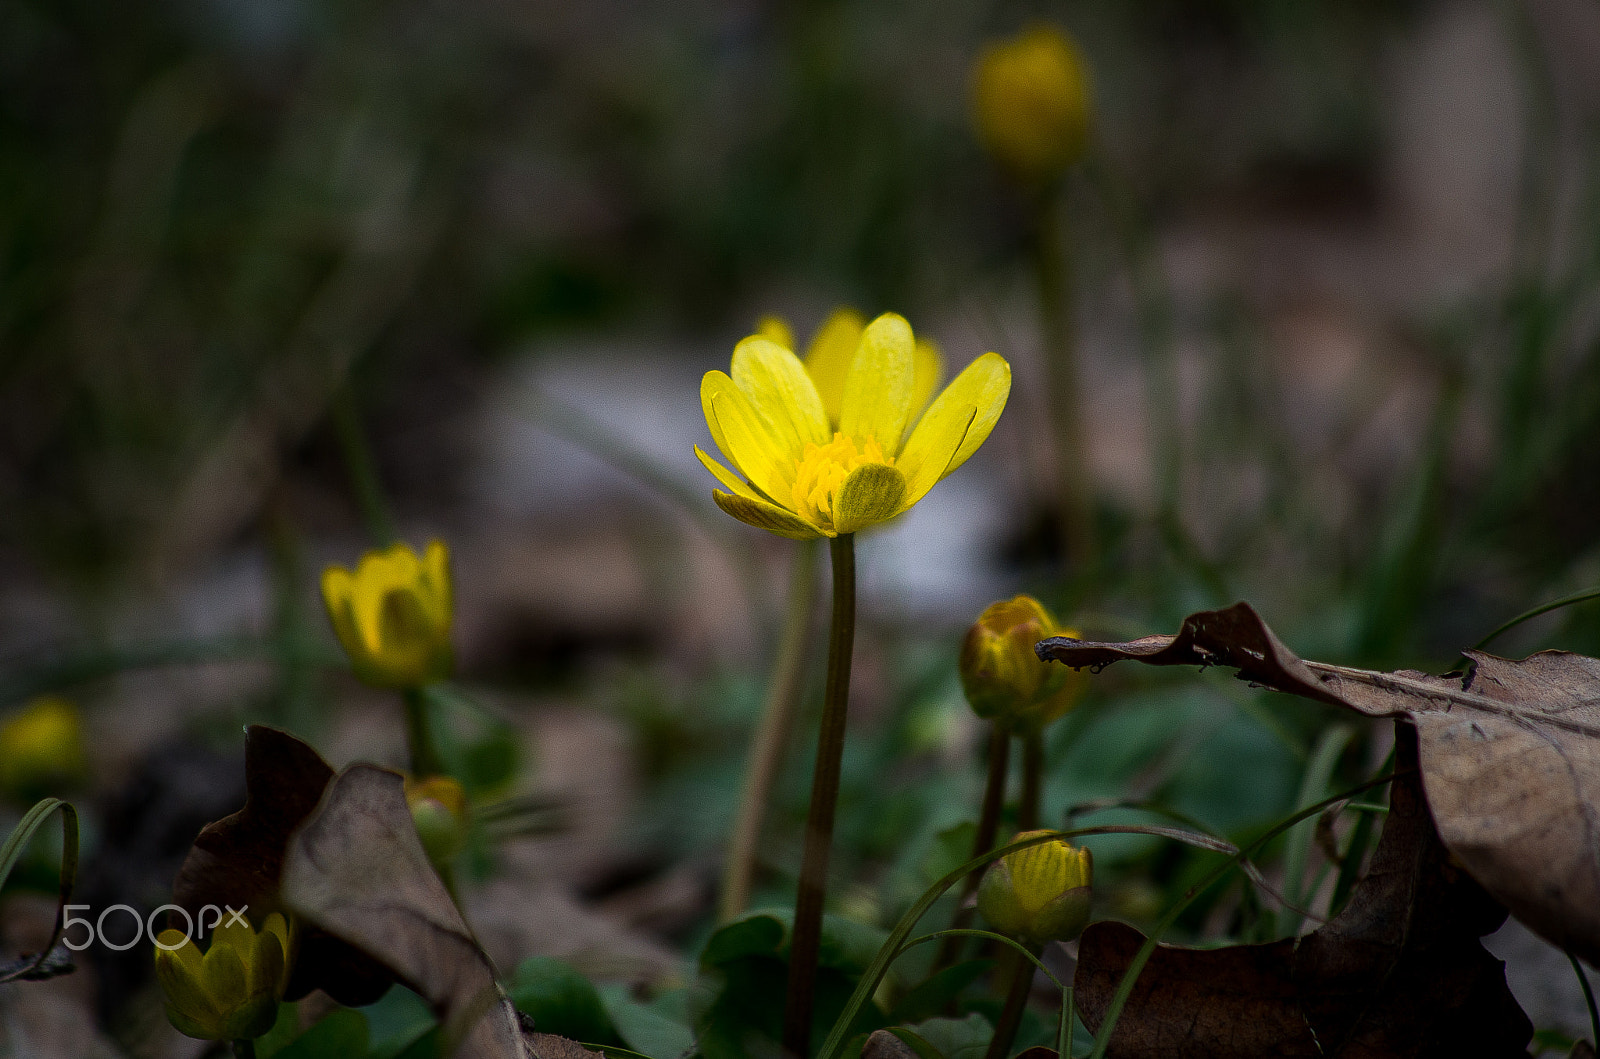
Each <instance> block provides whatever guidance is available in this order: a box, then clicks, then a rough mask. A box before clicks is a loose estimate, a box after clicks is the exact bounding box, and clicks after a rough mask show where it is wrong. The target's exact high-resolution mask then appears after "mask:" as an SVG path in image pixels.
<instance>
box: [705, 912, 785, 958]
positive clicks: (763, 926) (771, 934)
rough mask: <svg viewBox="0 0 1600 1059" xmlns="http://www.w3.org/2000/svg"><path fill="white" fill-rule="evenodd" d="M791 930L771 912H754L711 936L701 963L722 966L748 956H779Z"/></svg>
mask: <svg viewBox="0 0 1600 1059" xmlns="http://www.w3.org/2000/svg"><path fill="white" fill-rule="evenodd" d="M788 933H789V927H788V924H787V922H786V921H785V920H783V919H780V918H779V917H778V916H776V915H773V914H771V913H767V912H752V913H750V914H748V915H746V916H744V917H743V918H742V919H736V920H734V921H733V922H732V923H729V924H728V925H726V926H724V927H720V928H718V929H717V931H716V932H715V933H714V934H712V935H711V937H710V938H709V939H707V941H706V947H705V948H704V949H703V950H702V951H701V953H700V964H701V966H703V967H719V966H722V965H724V964H728V963H732V962H733V961H734V960H738V959H741V958H743V957H746V956H758V955H759V956H775V955H777V953H778V950H779V948H780V947H781V946H782V945H783V943H784V940H785V937H786V936H787V934H788Z"/></svg>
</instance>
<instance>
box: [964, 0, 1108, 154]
mask: <svg viewBox="0 0 1600 1059" xmlns="http://www.w3.org/2000/svg"><path fill="white" fill-rule="evenodd" d="M973 111H974V121H975V124H976V125H977V128H978V135H979V137H980V138H981V139H982V140H983V143H984V146H985V147H987V148H988V149H989V152H990V153H991V154H993V155H994V157H995V158H996V160H998V161H999V162H1000V164H1001V165H1003V166H1005V167H1006V168H1007V169H1009V170H1011V171H1012V172H1013V173H1014V174H1015V175H1017V176H1019V177H1021V178H1023V179H1025V180H1030V181H1037V180H1047V179H1049V178H1051V177H1054V176H1057V175H1059V174H1060V173H1061V172H1062V170H1064V169H1066V168H1067V167H1068V166H1069V165H1071V164H1072V163H1073V162H1075V161H1077V160H1078V157H1079V156H1080V155H1081V154H1082V153H1083V148H1084V145H1085V143H1086V142H1087V141H1088V137H1089V77H1088V74H1087V72H1086V70H1085V68H1084V62H1083V57H1082V55H1080V54H1079V52H1078V49H1077V46H1076V45H1074V44H1073V43H1072V41H1071V40H1070V39H1069V38H1068V37H1067V36H1066V35H1065V34H1064V33H1062V32H1061V31H1060V30H1059V29H1057V28H1055V27H1054V26H1051V25H1046V24H1042V23H1041V24H1038V25H1034V26H1030V27H1029V28H1027V29H1025V30H1023V31H1022V33H1020V34H1019V35H1017V36H1016V37H1014V38H1012V39H1010V40H1005V41H998V42H996V43H994V44H991V45H989V46H988V47H987V48H985V49H984V51H983V54H982V55H981V56H980V57H979V58H978V63H977V67H976V69H975V71H974V77H973Z"/></svg>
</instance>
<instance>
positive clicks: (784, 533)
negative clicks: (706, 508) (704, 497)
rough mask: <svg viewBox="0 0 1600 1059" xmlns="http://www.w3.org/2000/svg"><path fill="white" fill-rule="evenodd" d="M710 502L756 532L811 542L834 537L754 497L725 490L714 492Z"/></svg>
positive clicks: (789, 512) (797, 516)
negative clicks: (754, 528) (761, 530)
mask: <svg viewBox="0 0 1600 1059" xmlns="http://www.w3.org/2000/svg"><path fill="white" fill-rule="evenodd" d="M711 499H713V500H715V501H716V502H717V506H718V507H720V508H721V509H722V510H724V511H726V512H727V513H728V514H730V515H732V516H733V517H734V518H736V519H738V520H739V521H740V522H743V523H745V524H746V525H749V526H754V527H756V528H757V529H764V530H766V531H767V532H769V533H776V534H777V535H778V536H780V537H788V538H789V539H790V540H797V541H809V540H814V539H815V538H817V537H831V536H833V534H831V533H827V532H825V531H823V530H821V529H819V528H818V527H816V526H813V525H812V524H811V523H809V522H807V521H806V520H805V519H803V518H801V517H800V516H799V515H796V514H794V513H793V512H791V511H785V510H784V509H783V508H781V507H779V506H778V505H776V504H769V503H767V502H766V501H765V500H761V499H759V498H757V497H753V496H740V495H735V494H733V493H724V492H723V491H722V490H720V489H717V490H713V491H712V493H711Z"/></svg>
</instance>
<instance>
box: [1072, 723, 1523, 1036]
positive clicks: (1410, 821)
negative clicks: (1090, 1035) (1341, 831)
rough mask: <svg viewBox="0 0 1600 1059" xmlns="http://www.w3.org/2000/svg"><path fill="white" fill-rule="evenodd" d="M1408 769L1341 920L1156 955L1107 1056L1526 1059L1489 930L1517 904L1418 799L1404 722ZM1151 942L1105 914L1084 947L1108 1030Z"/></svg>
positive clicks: (1097, 1019)
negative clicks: (1442, 835) (1292, 933)
mask: <svg viewBox="0 0 1600 1059" xmlns="http://www.w3.org/2000/svg"><path fill="white" fill-rule="evenodd" d="M1396 743H1397V747H1398V751H1399V752H1398V754H1397V762H1398V766H1399V769H1398V774H1397V775H1396V777H1395V781H1394V785H1393V788H1392V791H1391V795H1390V808H1389V814H1388V818H1387V819H1386V820H1385V822H1384V828H1383V837H1382V838H1381V839H1379V841H1378V848H1377V850H1376V851H1375V852H1374V853H1373V857H1372V864H1371V866H1370V868H1369V869H1368V871H1367V874H1366V875H1365V876H1364V877H1363V878H1362V880H1361V882H1360V883H1358V884H1357V885H1356V888H1355V890H1354V891H1353V892H1352V893H1351V897H1350V901H1349V903H1348V904H1347V905H1346V906H1345V908H1344V910H1343V911H1342V912H1340V914H1339V915H1338V916H1336V917H1335V918H1334V919H1333V920H1332V921H1331V922H1329V923H1328V924H1327V925H1326V926H1324V927H1322V928H1321V929H1319V930H1317V931H1316V932H1315V933H1312V934H1308V935H1306V936H1305V937H1303V938H1286V939H1284V940H1282V941H1276V942H1272V943H1271V944H1267V945H1235V946H1231V947H1228V948H1221V949H1184V948H1178V947H1176V946H1169V945H1161V946H1158V947H1157V948H1156V950H1155V952H1154V953H1153V954H1152V955H1151V958H1150V961H1149V963H1147V964H1146V965H1145V967H1144V969H1143V971H1142V973H1141V974H1140V975H1139V978H1138V982H1137V984H1136V985H1135V986H1134V990H1133V992H1132V994H1130V996H1129V998H1128V1002H1127V1006H1126V1007H1125V1008H1124V1009H1123V1012H1122V1017H1121V1018H1120V1019H1119V1020H1118V1022H1117V1026H1116V1031H1115V1033H1114V1034H1113V1035H1112V1040H1111V1054H1113V1055H1118V1056H1127V1057H1135V1059H1137V1057H1140V1056H1149V1057H1151V1059H1155V1057H1158V1056H1159V1057H1161V1059H1182V1057H1185V1056H1216V1055H1227V1056H1238V1057H1252V1056H1261V1057H1267V1056H1285V1057H1290V1056H1308V1057H1309V1056H1338V1057H1340V1059H1380V1057H1384V1059H1388V1057H1409V1059H1422V1057H1429V1059H1432V1057H1439V1059H1444V1057H1455V1056H1462V1055H1472V1056H1481V1057H1483V1059H1497V1057H1500V1056H1506V1057H1510V1056H1519V1057H1520V1056H1524V1055H1526V1054H1527V1053H1526V1045H1527V1042H1528V1039H1529V1037H1530V1036H1532V1034H1533V1027H1532V1025H1531V1024H1530V1023H1529V1022H1528V1019H1527V1016H1525V1015H1524V1014H1523V1013H1522V1009H1521V1008H1520V1007H1518V1006H1517V1002H1516V1000H1515V999H1514V998H1513V997H1512V995H1511V992H1510V990H1509V989H1507V987H1506V981H1505V967H1504V965H1503V964H1502V963H1501V962H1500V961H1499V960H1497V959H1495V958H1494V957H1493V956H1492V955H1490V954H1489V953H1488V952H1487V951H1486V950H1485V949H1484V948H1483V946H1482V944H1481V943H1480V942H1479V940H1478V939H1479V938H1480V937H1481V936H1482V935H1484V934H1486V933H1488V932H1490V931H1492V930H1494V929H1496V928H1497V927H1499V925H1500V924H1501V923H1502V922H1504V921H1505V916H1506V913H1505V909H1503V908H1502V907H1500V905H1499V904H1497V903H1496V902H1495V901H1494V900H1493V899H1492V898H1490V897H1489V896H1488V895H1487V894H1486V893H1484V891H1483V889H1482V888H1481V887H1479V886H1478V884H1477V883H1476V882H1474V881H1473V880H1472V877H1471V876H1469V875H1467V874H1466V873H1465V872H1463V871H1460V870H1459V869H1457V868H1455V867H1454V866H1452V865H1451V863H1450V858H1449V855H1448V854H1447V853H1446V852H1445V850H1444V848H1443V846H1441V845H1440V843H1439V838H1438V835H1437V833H1436V832H1435V830H1434V827H1433V822H1432V820H1431V819H1430V818H1429V815H1428V811H1427V808H1426V807H1425V806H1424V805H1423V802H1422V792H1421V789H1420V785H1419V783H1418V780H1417V770H1416V760H1417V750H1416V734H1415V732H1414V731H1413V730H1412V729H1411V728H1410V726H1409V725H1406V724H1403V723H1397V725H1396ZM1144 941H1145V938H1144V936H1143V935H1142V934H1140V933H1139V932H1138V931H1137V930H1134V929H1133V928H1132V927H1129V926H1126V925H1124V924H1121V923H1114V922H1103V923H1096V924H1094V925H1093V926H1091V927H1090V928H1089V929H1088V930H1086V931H1085V932H1084V934H1083V937H1082V940H1081V941H1080V942H1079V948H1078V970H1077V975H1076V977H1075V980H1074V982H1075V985H1076V988H1077V996H1078V1003H1079V1006H1080V1007H1079V1010H1080V1011H1081V1013H1082V1015H1083V1019H1084V1022H1085V1024H1086V1025H1088V1026H1089V1028H1090V1029H1092V1030H1095V1031H1098V1030H1099V1027H1100V1024H1101V1020H1102V1019H1103V1017H1104V1015H1105V1011H1106V1008H1107V1006H1108V1005H1109V1003H1110V1001H1111V997H1112V994H1113V993H1114V992H1115V991H1116V988H1117V985H1118V983H1119V982H1120V981H1121V979H1122V975H1123V972H1124V971H1125V970H1126V969H1127V967H1128V965H1129V964H1130V963H1132V961H1133V959H1134V955H1135V954H1136V953H1137V952H1138V951H1139V947H1140V946H1141V945H1142V944H1144Z"/></svg>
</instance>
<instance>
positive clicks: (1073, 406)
mask: <svg viewBox="0 0 1600 1059" xmlns="http://www.w3.org/2000/svg"><path fill="white" fill-rule="evenodd" d="M1060 198H1061V189H1060V188H1059V187H1055V186H1052V187H1050V188H1047V189H1044V190H1042V191H1041V192H1040V193H1039V194H1038V195H1037V197H1036V198H1035V199H1034V213H1033V224H1034V233H1033V234H1034V276H1035V279H1036V280H1037V281H1038V284H1039V322H1040V328H1041V331H1042V334H1043V338H1044V353H1045V362H1046V363H1045V366H1046V370H1047V372H1048V387H1049V397H1050V401H1049V409H1050V428H1051V432H1052V434H1053V435H1054V439H1053V440H1054V441H1055V448H1056V451H1055V458H1056V483H1057V489H1058V491H1059V495H1058V496H1057V501H1058V502H1059V503H1060V505H1061V533H1062V545H1063V547H1064V548H1065V554H1064V556H1063V559H1064V560H1065V561H1066V562H1067V563H1068V564H1074V565H1076V566H1078V568H1079V569H1090V568H1092V567H1093V565H1094V561H1095V541H1094V519H1093V513H1092V511H1091V509H1090V505H1089V476H1088V468H1089V461H1088V443H1087V441H1086V439H1085V438H1084V431H1083V416H1082V414H1081V410H1080V402H1079V399H1078V389H1079V383H1078V344H1077V338H1076V335H1075V333H1074V326H1073V312H1072V289H1071V288H1072V282H1073V274H1072V255H1071V250H1070V244H1069V242H1068V241H1067V240H1066V239H1064V238H1063V237H1062V233H1061V229H1062V224H1063V216H1062V212H1061V208H1060Z"/></svg>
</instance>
